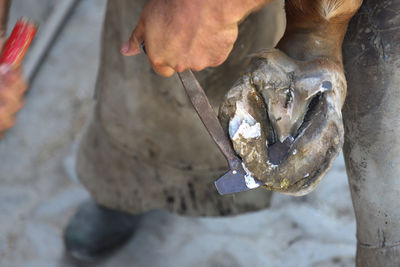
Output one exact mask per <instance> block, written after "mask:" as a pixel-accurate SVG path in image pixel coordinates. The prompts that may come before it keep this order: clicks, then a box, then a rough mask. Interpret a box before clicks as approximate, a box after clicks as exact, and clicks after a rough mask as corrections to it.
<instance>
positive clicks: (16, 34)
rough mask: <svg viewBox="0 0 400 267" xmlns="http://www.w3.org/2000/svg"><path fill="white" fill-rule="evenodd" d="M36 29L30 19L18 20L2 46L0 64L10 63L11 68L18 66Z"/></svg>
mask: <svg viewBox="0 0 400 267" xmlns="http://www.w3.org/2000/svg"><path fill="white" fill-rule="evenodd" d="M36 31H37V26H36V24H34V23H33V22H31V21H30V20H28V19H25V18H22V19H20V20H18V21H17V23H16V24H15V26H14V29H13V31H12V33H11V35H10V37H9V38H8V40H7V42H6V43H5V45H4V47H3V52H2V54H1V57H0V64H8V65H11V66H12V68H17V67H18V66H20V65H21V63H22V60H23V58H24V56H25V54H26V52H27V51H28V48H29V46H30V45H31V43H32V40H33V38H34V36H35V34H36Z"/></svg>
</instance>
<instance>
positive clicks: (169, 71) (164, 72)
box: [153, 65, 175, 77]
mask: <svg viewBox="0 0 400 267" xmlns="http://www.w3.org/2000/svg"><path fill="white" fill-rule="evenodd" d="M153 69H154V71H155V72H156V73H157V74H158V75H161V76H164V77H171V76H172V75H173V74H174V73H175V71H174V69H173V68H171V67H169V66H166V65H153Z"/></svg>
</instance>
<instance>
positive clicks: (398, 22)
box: [343, 0, 400, 267]
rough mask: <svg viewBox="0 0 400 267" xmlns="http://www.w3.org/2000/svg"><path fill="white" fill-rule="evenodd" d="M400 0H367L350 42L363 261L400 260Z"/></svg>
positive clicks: (354, 174)
mask: <svg viewBox="0 0 400 267" xmlns="http://www.w3.org/2000/svg"><path fill="white" fill-rule="evenodd" d="M399 10H400V1H399V0H393V1H381V0H366V1H364V4H363V6H362V7H361V9H360V11H359V12H358V14H357V15H356V16H355V17H354V19H353V20H352V22H351V23H350V26H349V31H348V35H347V37H346V39H345V42H344V63H345V69H346V76H347V80H348V96H347V100H346V104H345V106H344V109H343V119H344V125H345V145H344V155H345V160H346V167H347V173H348V178H349V184H350V189H351V194H352V199H353V205H354V211H355V215H356V221H357V240H358V245H357V266H360V267H361V266H362V267H365V266H399V264H400V208H399V202H400V133H399V131H398V129H400V120H399V114H400V105H399V103H400V90H399V84H400V78H399V77H400V69H399V62H400V46H399V45H398V44H399V42H400V15H399V12H398V11H399Z"/></svg>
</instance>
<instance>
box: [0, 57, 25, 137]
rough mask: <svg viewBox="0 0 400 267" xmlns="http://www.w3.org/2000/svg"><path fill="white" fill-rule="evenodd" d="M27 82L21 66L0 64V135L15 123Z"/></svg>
mask: <svg viewBox="0 0 400 267" xmlns="http://www.w3.org/2000/svg"><path fill="white" fill-rule="evenodd" d="M26 89H27V83H26V82H25V80H24V79H23V77H22V71H21V68H17V69H13V68H11V67H10V66H9V65H5V64H3V65H0V137H1V136H2V134H3V133H4V131H5V130H7V129H8V128H11V127H12V126H13V125H14V123H15V119H14V115H15V113H16V112H17V111H18V110H20V109H21V108H22V106H23V94H24V92H25V90H26Z"/></svg>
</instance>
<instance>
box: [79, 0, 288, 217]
mask: <svg viewBox="0 0 400 267" xmlns="http://www.w3.org/2000/svg"><path fill="white" fill-rule="evenodd" d="M145 2H146V1H144V0H136V1H131V0H113V1H109V2H108V5H107V11H106V17H105V22H104V29H103V37H102V52H101V66H100V70H99V73H98V78H97V85H96V95H95V98H96V105H95V108H94V112H93V115H92V118H91V120H90V122H89V125H88V127H87V130H86V133H85V134H84V136H83V138H82V140H81V142H80V147H79V151H78V156H77V173H78V176H79V178H80V180H81V182H82V183H83V185H84V186H85V187H86V188H87V189H88V191H89V192H90V193H91V195H92V197H93V199H94V200H95V201H96V202H97V203H98V204H101V205H104V206H106V207H109V208H112V209H118V210H122V211H125V212H129V213H133V214H137V213H142V212H145V211H148V210H151V209H165V210H168V211H171V212H177V213H180V214H185V215H192V216H220V215H232V214H238V213H242V212H246V211H254V210H258V209H261V208H265V207H267V206H268V205H269V202H270V196H271V195H270V192H268V191H266V190H265V189H257V190H252V191H249V192H244V193H240V194H236V195H230V196H220V195H218V193H217V191H216V189H215V187H214V184H213V182H214V180H215V179H216V178H218V177H219V176H220V175H221V174H223V173H224V172H225V171H227V170H228V166H227V164H226V161H225V159H224V158H223V156H222V154H221V153H220V151H219V150H218V148H217V147H216V146H215V144H214V143H213V141H212V139H211V138H210V136H209V135H208V133H207V132H206V130H205V128H204V126H203V125H202V124H201V121H200V120H199V118H198V117H197V114H196V113H195V111H194V110H193V107H192V106H191V104H190V102H189V100H188V98H187V96H186V95H185V92H184V90H183V88H182V85H181V83H180V81H179V79H178V78H177V76H176V75H174V76H173V77H171V78H163V77H160V76H158V75H157V74H155V73H154V71H153V70H152V69H151V66H150V64H149V62H148V59H147V58H146V56H145V55H139V56H135V57H123V56H122V55H121V54H120V52H119V49H120V46H121V44H122V43H123V42H124V41H125V40H127V39H128V38H129V36H130V34H131V31H132V30H133V29H134V27H135V25H136V23H137V21H138V18H139V15H140V11H141V10H142V7H143V6H144V4H145ZM278 9H281V11H282V12H277V10H278ZM282 13H283V8H282V5H281V3H279V2H278V3H275V4H273V5H270V6H269V7H268V8H267V9H263V10H261V11H260V12H258V13H256V14H253V15H251V16H250V17H249V18H247V19H246V20H245V21H244V22H243V23H242V24H241V26H240V31H239V39H238V41H237V42H236V44H235V48H234V51H233V52H232V53H231V55H230V57H229V59H228V60H227V62H226V63H224V64H223V65H222V66H220V67H218V68H213V69H207V70H204V71H202V72H200V73H198V74H197V77H198V79H199V81H200V83H201V84H202V85H203V86H204V88H205V90H206V93H207V95H208V97H209V98H210V101H211V103H212V105H213V107H214V108H215V110H217V109H218V106H219V104H220V103H221V101H222V97H223V95H224V94H225V92H227V90H229V88H230V86H231V85H232V84H233V82H234V81H235V80H236V79H237V78H238V77H239V76H240V74H241V72H243V71H245V70H246V68H247V64H248V57H247V56H248V55H249V54H250V53H252V52H255V51H257V50H258V49H261V48H266V47H271V46H273V45H274V42H275V40H276V39H277V34H278V33H277V31H276V24H277V23H276V22H277V21H278V20H279V19H280V20H282Z"/></svg>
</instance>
